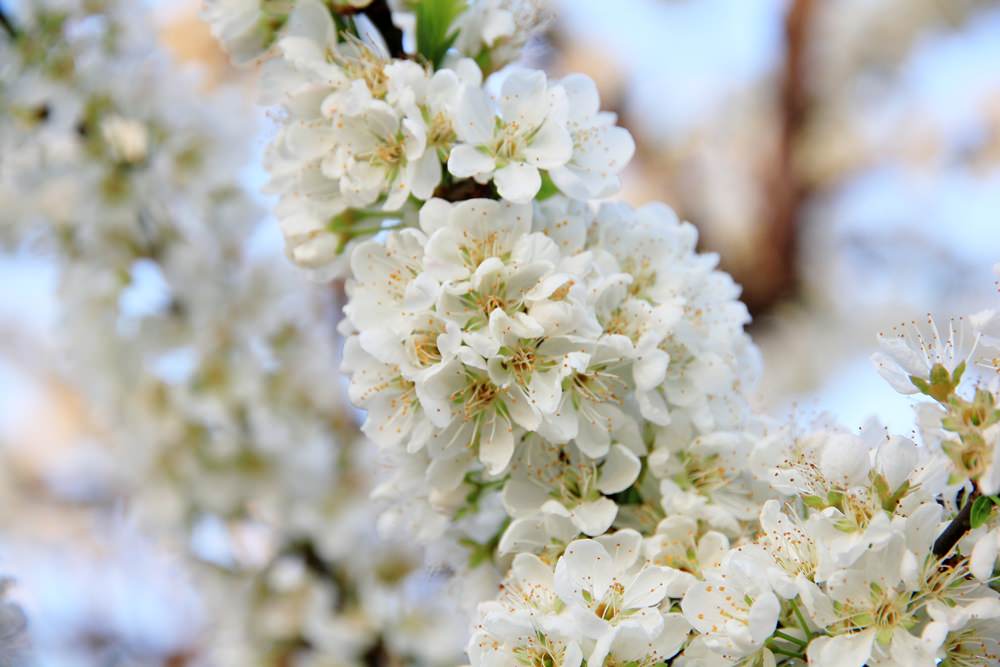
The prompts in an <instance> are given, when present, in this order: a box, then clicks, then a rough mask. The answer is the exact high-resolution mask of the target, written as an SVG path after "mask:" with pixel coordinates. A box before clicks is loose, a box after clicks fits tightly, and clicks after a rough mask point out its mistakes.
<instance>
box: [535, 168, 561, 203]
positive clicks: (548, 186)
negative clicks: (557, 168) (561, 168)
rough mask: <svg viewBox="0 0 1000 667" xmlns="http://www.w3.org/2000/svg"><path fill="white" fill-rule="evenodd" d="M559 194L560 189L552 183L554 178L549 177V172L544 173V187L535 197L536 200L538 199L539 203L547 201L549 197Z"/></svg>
mask: <svg viewBox="0 0 1000 667" xmlns="http://www.w3.org/2000/svg"><path fill="white" fill-rule="evenodd" d="M557 194H559V188H558V187H556V184H555V183H553V182H552V177H551V176H549V172H547V171H543V172H542V187H541V188H539V190H538V194H537V195H536V196H535V199H537V200H538V201H545V200H546V199H548V198H549V197H551V196H553V195H557Z"/></svg>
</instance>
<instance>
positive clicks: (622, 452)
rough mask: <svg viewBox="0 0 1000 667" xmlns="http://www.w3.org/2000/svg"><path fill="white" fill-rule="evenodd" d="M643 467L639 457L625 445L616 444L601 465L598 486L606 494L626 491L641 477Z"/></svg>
mask: <svg viewBox="0 0 1000 667" xmlns="http://www.w3.org/2000/svg"><path fill="white" fill-rule="evenodd" d="M641 469H642V463H641V462H640V461H639V457H638V456H636V455H635V454H634V453H633V452H632V451H631V450H629V449H628V448H626V447H625V446H623V445H617V444H616V445H614V446H613V447H612V448H611V451H610V452H608V458H607V459H606V460H605V461H604V464H603V465H602V466H601V472H600V477H599V479H598V482H597V488H598V490H599V491H600V492H601V493H603V494H605V495H611V494H613V493H619V492H620V491H624V490H625V489H627V488H628V487H630V486H631V485H632V483H633V482H635V480H636V479H638V478H639V471H640V470H641Z"/></svg>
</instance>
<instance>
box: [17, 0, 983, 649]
mask: <svg viewBox="0 0 1000 667" xmlns="http://www.w3.org/2000/svg"><path fill="white" fill-rule="evenodd" d="M148 4H150V5H151V7H152V8H153V10H154V12H155V15H156V17H157V26H158V30H159V36H160V39H161V40H162V41H163V42H164V44H166V45H167V47H168V48H169V49H170V50H171V51H172V53H173V54H174V55H175V57H176V58H177V59H178V60H180V61H183V62H185V63H187V64H189V65H190V66H192V67H194V68H198V69H199V70H200V71H201V77H202V79H201V80H202V85H203V86H204V87H205V88H216V87H219V86H228V87H233V88H235V89H236V90H238V91H240V93H241V95H240V99H241V100H243V103H244V104H245V107H246V111H247V113H248V114H253V113H256V112H255V111H254V110H253V109H254V87H255V80H254V74H255V73H254V71H252V70H251V71H241V70H236V69H234V68H232V67H231V66H229V65H228V63H227V61H226V59H225V57H224V56H223V54H222V53H221V51H219V50H218V48H217V47H216V46H215V43H214V41H213V40H212V38H211V36H210V35H209V33H208V31H207V29H206V28H205V27H204V26H203V25H202V24H201V23H200V22H199V20H198V18H197V12H198V3H197V2H196V0H190V1H188V0H185V1H183V2H182V1H180V0H176V1H175V0H169V1H167V0H161V1H160V2H153V1H152V0H150V1H149V3H148ZM552 8H553V12H554V20H553V22H552V23H551V26H550V28H549V30H548V31H547V33H546V34H545V35H544V39H542V40H540V41H539V42H538V43H535V44H533V45H532V48H531V51H530V57H531V59H532V60H533V61H534V64H536V65H538V66H542V67H544V68H545V69H547V70H549V71H550V72H553V73H569V72H574V71H581V72H584V73H586V74H588V75H590V76H591V77H592V78H594V80H595V81H597V83H598V86H599V88H600V90H601V94H602V101H603V106H604V107H605V108H609V109H612V110H614V111H616V112H617V113H618V114H619V119H620V123H621V124H622V125H624V126H626V127H627V128H628V129H629V130H630V131H631V132H632V133H633V135H634V137H635V139H636V145H637V147H638V148H637V153H636V157H635V159H634V161H633V163H632V165H631V166H630V168H629V170H628V171H627V172H626V173H625V174H624V176H623V182H624V183H625V184H626V189H625V191H624V192H623V193H622V195H621V197H622V198H624V199H626V200H628V201H629V202H631V203H634V204H642V203H645V202H648V201H650V200H664V201H666V202H668V203H669V204H671V205H672V206H673V207H674V208H675V209H677V211H678V213H679V214H680V215H681V217H682V218H684V219H687V220H689V221H691V222H692V223H693V224H695V225H696V226H697V227H698V229H699V230H700V234H701V248H702V250H703V251H710V252H715V253H718V254H719V256H720V263H721V266H722V267H723V268H724V269H725V270H727V271H729V272H730V273H732V274H733V275H734V277H735V278H736V280H737V282H739V283H741V284H742V285H743V289H744V299H745V301H746V303H747V305H748V306H749V308H750V310H751V313H752V315H753V317H754V323H753V325H752V330H751V333H752V335H753V337H754V339H755V341H756V343H757V344H758V345H759V346H760V348H761V351H762V353H763V359H764V376H763V377H764V379H763V382H762V383H761V385H760V387H759V389H758V392H757V403H758V406H759V407H760V408H761V409H762V410H763V411H765V412H767V413H768V414H771V415H773V416H776V417H779V418H784V417H787V416H789V415H797V416H801V415H810V414H816V413H818V412H819V411H820V410H823V411H828V412H830V413H832V415H833V416H835V417H836V418H837V419H839V420H840V421H841V422H843V423H844V424H845V425H847V426H851V427H857V426H860V425H861V424H862V423H863V422H864V421H865V420H866V418H867V417H868V416H869V415H872V414H876V415H878V416H879V417H880V418H881V419H882V420H883V421H884V422H885V423H886V424H887V425H888V426H889V427H890V429H891V430H893V431H896V432H901V433H904V434H905V433H910V432H911V431H913V429H914V418H913V415H912V413H911V403H910V401H908V400H907V399H906V398H904V397H901V396H899V395H897V394H896V393H895V392H893V391H892V390H891V389H890V388H889V387H888V386H887V385H885V384H884V382H882V381H881V379H880V378H879V377H878V375H877V374H876V373H875V372H874V370H873V369H872V367H871V365H870V362H869V361H868V357H869V355H870V354H871V353H872V351H873V350H874V348H875V336H876V334H877V333H878V332H879V331H883V330H886V329H887V328H889V327H891V326H892V325H894V324H897V323H899V322H903V321H910V320H914V319H916V320H922V319H923V318H924V317H925V315H926V314H927V313H933V314H934V315H935V316H937V317H944V318H947V317H952V316H955V317H958V316H961V315H963V314H968V313H971V312H975V311H977V310H979V309H982V308H985V307H989V306H994V307H995V306H996V305H997V304H998V299H1000V297H998V296H997V284H996V280H997V277H996V274H994V273H993V268H994V266H995V265H996V264H997V262H1000V2H997V1H986V0H754V1H753V2H748V1H747V0H623V1H621V2H607V1H606V0H562V1H561V2H554V3H553V5H552ZM258 116H260V114H258ZM261 118H262V117H261ZM259 126H260V127H261V130H260V136H256V137H254V136H248V137H247V141H248V142H249V143H252V144H253V145H254V147H255V149H259V148H260V147H261V146H263V144H264V143H265V142H266V139H267V131H268V130H267V123H266V122H263V119H262V122H260V123H259ZM262 180H263V174H262V173H260V172H259V171H258V170H255V169H253V168H252V167H251V168H249V169H248V173H247V175H246V181H247V183H248V184H249V185H251V186H255V185H257V184H259V183H260V182H261V181H262ZM279 243H280V241H279V239H278V235H277V234H276V233H275V234H271V235H267V234H265V238H264V239H263V240H262V241H261V244H262V245H263V246H264V247H265V248H266V249H267V250H266V252H269V253H271V254H272V255H273V257H274V261H284V260H283V259H282V258H281V257H280V248H279V247H278V245H279ZM56 291H57V276H56V273H55V270H54V267H53V266H52V265H51V263H50V262H49V261H48V260H47V259H46V258H45V257H43V256H37V255H33V254H32V253H31V252H28V251H22V252H18V253H16V254H11V255H8V256H4V257H2V258H0V446H2V447H3V463H2V465H0V502H2V503H3V504H5V505H6V506H7V507H8V508H11V509H13V510H14V511H13V513H12V512H11V511H7V512H4V513H3V514H2V517H0V520H2V521H3V526H2V528H3V531H4V533H3V534H4V537H3V539H2V541H0V548H3V549H4V550H5V551H6V553H0V556H2V557H0V566H2V565H7V564H10V563H12V562H15V561H17V559H18V558H21V559H22V560H23V559H29V560H38V559H42V560H44V559H45V558H48V559H50V560H52V563H51V564H50V570H47V571H49V572H53V571H58V572H60V573H62V575H63V577H62V579H60V580H59V583H58V585H57V586H55V590H53V591H50V595H51V596H55V597H59V596H60V595H63V594H64V590H63V588H62V587H67V586H73V585H75V586H77V588H75V589H74V593H73V594H74V595H75V596H76V597H75V598H74V599H79V600H81V602H80V603H79V605H78V607H77V608H75V609H73V610H70V611H66V610H63V611H62V612H60V611H58V610H56V611H53V612H52V613H53V614H54V616H53V617H52V618H59V614H60V613H63V615H64V616H65V615H71V614H78V615H82V616H87V615H88V614H98V612H97V611H94V610H93V609H92V608H91V607H93V606H94V605H92V603H93V602H94V600H95V599H96V598H100V597H102V596H105V595H110V594H109V593H108V591H109V590H118V589H119V588H124V589H129V588H130V586H133V585H138V588H140V589H142V590H144V591H146V592H147V593H148V594H149V603H148V604H149V606H150V609H156V608H157V605H159V604H160V602H158V600H161V601H162V598H163V597H164V596H166V597H172V598H176V597H177V596H178V595H180V594H179V593H178V592H177V591H176V590H172V587H171V585H170V584H169V583H164V581H166V582H170V581H172V580H173V579H172V577H173V575H172V574H170V572H171V570H170V567H172V565H170V563H166V564H164V567H162V568H159V569H157V570H156V573H151V572H144V571H142V568H137V569H136V571H135V572H133V573H131V574H130V575H129V576H125V574H122V573H123V572H126V571H127V570H128V568H127V567H126V566H125V565H124V564H122V563H117V562H115V561H114V558H115V557H120V553H118V552H117V551H116V550H110V549H108V548H107V547H108V545H109V544H112V543H113V542H114V540H117V539H123V540H126V541H129V540H133V538H131V537H128V536H125V537H122V536H121V530H120V528H119V527H113V528H106V527H100V526H99V525H98V524H95V523H94V520H93V516H92V514H91V513H90V508H89V506H88V504H87V502H86V501H85V500H84V501H81V498H83V499H86V498H88V497H90V496H89V495H88V493H87V492H86V491H87V485H88V481H89V480H92V479H97V478H100V476H101V475H102V474H103V472H104V471H105V470H106V468H107V467H108V465H109V463H108V461H106V460H103V459H102V458H101V456H100V455H98V454H95V451H96V452H99V451H100V448H99V447H98V448H94V447H93V446H92V445H93V443H92V442H91V440H92V436H91V435H90V434H89V433H90V431H89V429H88V424H87V419H88V417H87V412H86V409H85V407H84V404H85V402H86V396H81V395H79V390H78V388H77V389H74V388H72V387H68V386H66V385H65V384H63V383H61V382H60V380H59V377H58V373H56V372H55V369H56V367H57V366H58V365H59V364H58V359H59V355H60V354H63V353H64V351H63V350H62V349H60V348H59V347H58V346H57V345H56V344H55V342H54V341H55V340H56V339H55V337H54V335H53V333H54V331H55V330H56V328H57V327H58V326H59V321H60V320H59V312H58V302H57V300H56ZM154 296H155V295H154ZM134 298H135V299H136V300H138V301H139V302H141V301H142V300H143V299H144V298H154V297H153V296H148V295H147V296H144V295H143V293H142V292H141V291H140V292H139V293H137V294H136V295H135V296H134ZM330 381H331V382H334V381H335V380H334V379H333V378H331V380H330ZM112 505H114V503H112ZM12 515H16V516H17V519H16V521H15V520H14V519H12ZM26 517H29V518H28V520H26ZM206 535H208V533H206ZM244 537H245V538H246V539H248V540H251V541H252V536H250V537H247V536H246V535H244ZM205 539H206V540H209V541H211V538H210V537H205ZM130 543H131V542H130ZM67 544H72V545H75V546H76V547H78V548H79V549H80V551H81V552H86V553H87V554H88V555H87V556H86V558H88V559H90V560H89V561H87V562H89V563H90V565H86V566H79V567H82V568H83V570H85V571H87V572H91V573H93V572H95V571H98V570H100V571H104V572H107V573H108V574H107V577H108V579H107V580H102V581H103V583H100V582H98V583H94V582H91V583H90V584H89V586H90V588H87V589H86V590H84V588H86V587H84V586H83V584H81V583H79V581H77V583H76V584H72V582H73V581H74V579H73V578H72V576H71V575H72V570H73V567H77V566H69V565H67V564H66V563H68V562H69V561H66V562H63V561H60V560H59V557H58V556H59V554H60V553H61V552H62V550H63V549H64V547H65V545H67ZM25 545H31V546H30V547H28V546H25ZM38 545H44V548H42V547H39V546H38ZM82 545H89V546H87V547H86V548H85V547H84V546H82ZM135 548H136V549H139V550H141V549H142V548H145V547H141V546H136V547H135ZM110 551H115V552H116V553H118V556H115V555H114V554H112V553H109V552H110ZM39 554H45V556H44V558H43V557H42V556H40V555H39ZM63 555H65V554H63ZM12 559H13V560H12ZM126 560H129V559H126ZM95 563H96V564H95ZM133 564H134V562H133ZM11 569H16V568H13V566H11V567H3V568H2V569H0V571H3V572H8V571H10V570H11ZM129 577H131V578H129ZM83 578H84V579H88V578H89V579H92V578H93V577H90V576H88V577H83ZM78 579H79V577H78ZM108 581H111V582H112V583H108ZM136 582H139V583H138V584H136ZM157 582H159V583H157ZM157 596H159V597H157ZM84 602H86V604H85V603H84ZM171 604H172V605H173V606H172V607H171V608H174V609H181V610H182V611H181V612H178V613H181V614H187V613H210V612H205V611H204V610H201V611H198V612H193V611H191V612H189V611H186V610H187V609H188V607H189V606H192V605H193V606H194V607H196V606H197V605H196V604H195V603H194V602H189V601H188V600H186V599H172V602H171ZM88 605H90V606H88ZM56 606H58V605H56ZM97 606H99V605H97ZM43 607H44V605H43ZM94 608H96V607H94ZM192 608H193V607H192ZM150 613H153V612H150ZM276 613H278V614H280V613H282V612H281V611H280V610H279V612H276ZM153 615H154V617H156V614H155V613H153ZM156 618H159V617H156ZM131 620H132V621H133V622H135V623H136V624H137V626H139V625H142V623H141V622H140V621H142V620H143V617H142V614H138V615H135V616H134V617H133V618H132V619H131ZM52 622H55V621H52ZM152 625H158V626H162V623H161V622H160V621H157V622H156V623H153V624H152ZM136 632H141V628H140V629H138V630H136ZM158 632H162V627H160V628H159V630H158ZM181 657H183V656H181ZM2 659H3V658H2V657H0V664H3V663H2ZM372 660H373V662H366V663H365V664H390V663H388V662H385V661H384V659H383V658H378V657H377V656H376V658H372ZM378 660H383V662H378ZM79 664H87V663H79ZM112 664H117V663H112ZM135 664H144V663H142V662H136V663H135ZM150 664H152V663H150ZM164 664H166V663H164ZM170 664H186V663H184V662H176V663H170Z"/></svg>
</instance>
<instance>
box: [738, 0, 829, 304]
mask: <svg viewBox="0 0 1000 667" xmlns="http://www.w3.org/2000/svg"><path fill="white" fill-rule="evenodd" d="M814 9H815V2H814V0H794V1H793V2H792V4H791V6H790V7H789V10H788V13H787V14H786V16H785V58H784V70H783V72H782V79H781V90H780V107H779V108H780V114H781V118H780V125H779V136H778V145H777V156H776V159H775V167H774V170H773V171H772V172H771V173H770V174H768V177H767V181H766V182H765V183H764V190H765V192H766V194H767V200H768V201H769V202H770V205H771V210H770V212H769V214H768V215H767V217H766V218H765V225H764V230H763V234H762V238H761V242H760V243H759V244H758V248H759V251H760V260H759V262H758V263H757V271H756V274H757V275H756V276H755V278H754V280H752V281H750V282H748V283H747V284H746V292H745V294H744V301H745V302H746V304H747V307H748V308H749V309H750V312H751V313H759V312H764V311H767V310H768V309H770V308H771V307H772V306H773V305H775V304H776V303H777V302H778V301H780V300H781V299H783V298H785V297H786V296H787V295H788V294H789V293H791V292H793V291H794V290H795V289H796V286H797V283H798V270H797V269H798V266H797V265H798V233H797V228H798V225H799V223H800V221H801V219H802V215H803V212H804V207H805V204H806V202H807V200H808V198H809V191H808V188H807V187H806V185H805V184H804V183H803V182H802V179H801V178H800V177H799V174H798V167H797V165H796V156H795V153H796V147H797V145H798V142H799V140H800V138H801V135H802V132H803V129H804V128H805V126H806V121H807V119H808V115H809V108H810V100H809V88H808V85H807V81H808V72H807V56H808V50H807V46H808V42H809V31H810V29H811V25H812V21H813V16H814V13H815V12H814Z"/></svg>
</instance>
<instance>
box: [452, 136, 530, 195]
mask: <svg viewBox="0 0 1000 667" xmlns="http://www.w3.org/2000/svg"><path fill="white" fill-rule="evenodd" d="M457 148H458V147H456V150H457ZM452 154H453V155H454V151H452ZM448 168H449V169H451V161H450V160H449V166H448ZM452 173H455V172H454V170H452ZM456 175H457V174H456ZM493 180H494V182H495V183H496V186H497V192H498V193H500V196H501V197H503V198H504V199H506V200H508V201H512V202H514V203H516V204H525V203H527V202H530V201H531V200H532V199H534V197H535V195H536V194H538V190H539V189H540V188H541V187H542V177H541V175H540V174H539V173H538V169H537V168H536V167H533V166H531V165H528V164H524V163H518V162H512V163H510V164H508V165H507V166H506V167H502V168H500V169H498V170H497V171H496V173H495V174H494V175H493Z"/></svg>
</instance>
